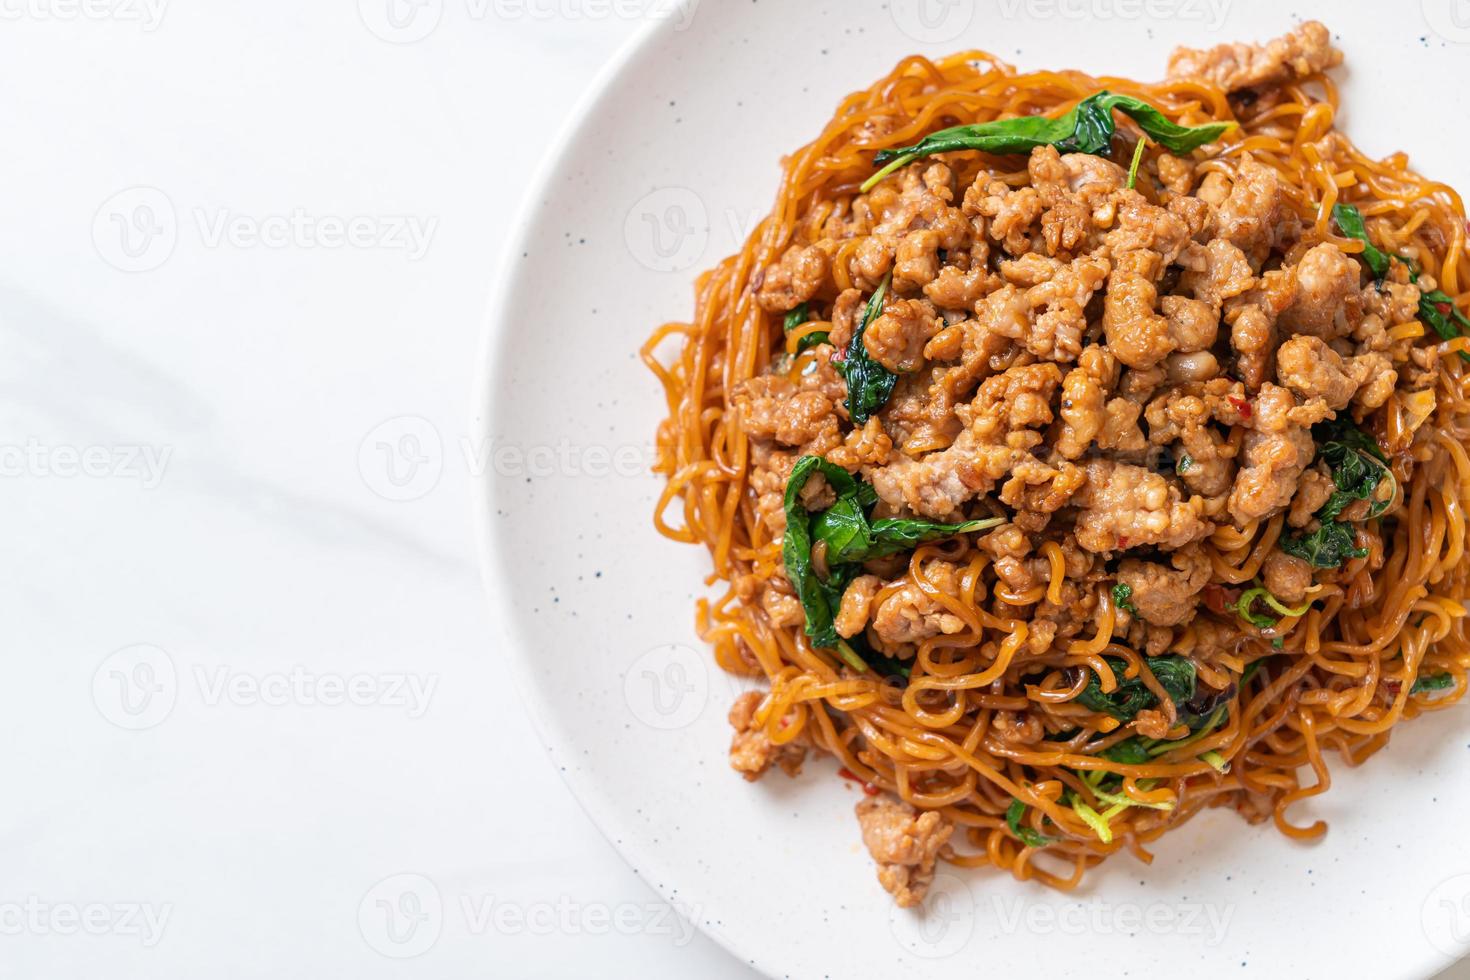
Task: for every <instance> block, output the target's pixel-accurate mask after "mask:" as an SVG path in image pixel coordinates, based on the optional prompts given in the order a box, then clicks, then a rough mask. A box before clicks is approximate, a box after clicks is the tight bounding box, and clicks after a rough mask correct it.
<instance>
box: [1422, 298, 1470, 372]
mask: <svg viewBox="0 0 1470 980" xmlns="http://www.w3.org/2000/svg"><path fill="white" fill-rule="evenodd" d="M1419 319H1420V320H1423V321H1424V322H1425V323H1427V324H1428V325H1429V328H1430V329H1431V330H1433V331H1434V332H1435V333H1437V334H1439V336H1440V339H1441V340H1454V339H1455V338H1456V337H1463V336H1465V335H1466V334H1467V333H1470V319H1467V318H1466V317H1465V314H1463V313H1461V312H1460V308H1459V307H1458V306H1456V305H1455V299H1454V297H1453V296H1450V295H1448V294H1447V293H1445V292H1444V291H1443V290H1440V289H1436V290H1434V291H1433V292H1429V293H1424V294H1423V295H1421V296H1420V297H1419ZM1460 357H1461V358H1462V359H1464V360H1465V361H1470V353H1466V352H1465V351H1460Z"/></svg>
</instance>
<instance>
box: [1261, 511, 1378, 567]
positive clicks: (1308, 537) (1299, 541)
mask: <svg viewBox="0 0 1470 980" xmlns="http://www.w3.org/2000/svg"><path fill="white" fill-rule="evenodd" d="M1355 538H1356V532H1355V531H1354V530H1353V526H1352V525H1351V524H1344V523H1342V522H1341V521H1328V522H1326V523H1325V524H1323V525H1322V526H1321V527H1319V528H1318V529H1317V530H1315V531H1313V532H1312V533H1311V534H1295V535H1288V536H1286V537H1283V538H1282V539H1281V550H1282V551H1284V552H1286V553H1287V554H1288V555H1291V556H1292V557H1293V558H1300V559H1301V560H1302V561H1304V562H1307V563H1308V564H1309V565H1311V566H1312V567H1314V568H1340V567H1341V566H1342V563H1343V562H1345V561H1347V560H1348V559H1349V558H1367V557H1368V549H1367V548H1359V547H1356V546H1355Z"/></svg>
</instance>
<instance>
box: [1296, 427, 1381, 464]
mask: <svg viewBox="0 0 1470 980" xmlns="http://www.w3.org/2000/svg"><path fill="white" fill-rule="evenodd" d="M1312 438H1313V439H1314V440H1316V442H1317V445H1319V446H1321V445H1325V444H1326V443H1329V442H1340V443H1343V444H1344V445H1346V446H1348V447H1349V448H1351V449H1356V450H1358V451H1359V452H1364V453H1368V454H1370V455H1371V456H1373V458H1375V459H1377V460H1378V461H1379V462H1380V463H1387V462H1388V456H1386V455H1385V454H1384V452H1383V447H1382V446H1380V445H1378V440H1377V439H1374V438H1373V437H1372V436H1370V435H1369V434H1368V433H1366V432H1364V431H1363V430H1362V429H1360V428H1358V427H1357V426H1356V425H1354V424H1353V423H1352V420H1351V419H1349V418H1346V417H1340V418H1335V419H1328V420H1327V421H1325V422H1318V423H1317V424H1316V425H1314V426H1312Z"/></svg>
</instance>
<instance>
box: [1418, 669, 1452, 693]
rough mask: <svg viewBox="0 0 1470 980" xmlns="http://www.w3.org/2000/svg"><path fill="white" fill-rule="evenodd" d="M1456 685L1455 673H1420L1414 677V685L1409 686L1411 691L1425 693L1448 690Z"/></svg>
mask: <svg viewBox="0 0 1470 980" xmlns="http://www.w3.org/2000/svg"><path fill="white" fill-rule="evenodd" d="M1454 686H1455V675H1454V674H1420V675H1419V676H1418V677H1416V678H1415V679H1414V686H1413V687H1411V688H1409V693H1410V694H1423V693H1424V692H1425V691H1448V690H1449V689H1450V688H1452V687H1454Z"/></svg>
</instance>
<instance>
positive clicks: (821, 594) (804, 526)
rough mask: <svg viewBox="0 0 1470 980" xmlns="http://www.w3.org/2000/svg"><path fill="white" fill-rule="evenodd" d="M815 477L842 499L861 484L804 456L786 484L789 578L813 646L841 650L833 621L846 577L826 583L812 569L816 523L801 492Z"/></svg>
mask: <svg viewBox="0 0 1470 980" xmlns="http://www.w3.org/2000/svg"><path fill="white" fill-rule="evenodd" d="M814 473H821V474H822V475H823V476H825V477H826V478H827V482H828V484H829V485H830V486H831V487H832V489H833V490H834V491H836V492H837V494H838V495H839V497H840V496H841V495H842V494H843V492H844V491H846V492H847V493H848V494H849V495H850V494H852V493H854V492H855V491H856V484H857V481H856V480H854V479H853V477H852V474H850V473H848V472H847V471H846V470H844V469H843V468H842V467H840V466H838V465H836V464H835V463H829V462H827V461H826V460H825V459H823V458H822V457H820V456H803V457H802V458H801V459H799V460H797V461H796V465H795V466H793V467H792V468H791V476H790V477H788V478H787V480H786V496H785V498H784V501H783V503H784V507H785V511H786V534H785V536H784V537H783V538H782V540H781V559H782V561H783V562H784V564H785V566H786V578H787V580H788V581H789V582H790V583H791V588H792V590H793V591H795V593H796V598H797V599H798V600H799V601H800V602H801V609H802V612H803V613H804V614H805V616H806V635H807V636H809V637H810V638H811V641H812V645H813V646H815V647H823V648H831V647H835V646H837V644H838V642H839V641H840V640H841V637H840V636H838V634H837V629H836V627H835V626H834V625H833V617H835V616H836V614H837V608H838V605H839V604H840V603H841V601H842V592H843V590H844V589H845V588H846V586H847V582H846V581H844V580H843V578H844V574H843V573H841V572H840V570H839V569H831V571H832V575H831V576H830V577H829V578H828V580H827V581H825V582H824V581H822V579H821V577H820V576H818V575H817V573H816V571H815V570H814V569H813V568H812V530H811V523H812V522H811V517H810V516H809V515H808V514H807V510H806V507H804V506H803V505H802V502H801V491H802V488H803V487H805V486H806V484H807V481H808V480H810V479H811V478H812V475H813V474H814Z"/></svg>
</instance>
